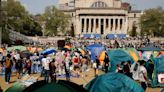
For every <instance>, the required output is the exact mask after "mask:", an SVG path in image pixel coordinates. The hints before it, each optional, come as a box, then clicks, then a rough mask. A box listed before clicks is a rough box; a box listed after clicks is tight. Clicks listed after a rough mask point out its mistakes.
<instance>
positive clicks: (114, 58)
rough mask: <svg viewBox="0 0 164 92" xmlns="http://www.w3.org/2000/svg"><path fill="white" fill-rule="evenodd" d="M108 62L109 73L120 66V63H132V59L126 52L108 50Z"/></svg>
mask: <svg viewBox="0 0 164 92" xmlns="http://www.w3.org/2000/svg"><path fill="white" fill-rule="evenodd" d="M107 54H108V56H109V60H110V64H111V67H110V69H109V71H110V72H115V70H116V68H117V67H116V65H117V64H121V62H127V61H130V63H134V60H133V58H132V57H131V56H130V55H129V53H128V52H127V51H126V50H122V49H115V50H110V51H108V52H107Z"/></svg>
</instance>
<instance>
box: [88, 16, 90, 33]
mask: <svg viewBox="0 0 164 92" xmlns="http://www.w3.org/2000/svg"><path fill="white" fill-rule="evenodd" d="M88 33H89V34H91V18H89V25H88Z"/></svg>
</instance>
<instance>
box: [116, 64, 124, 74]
mask: <svg viewBox="0 0 164 92" xmlns="http://www.w3.org/2000/svg"><path fill="white" fill-rule="evenodd" d="M116 67H117V69H116V73H123V70H122V68H121V66H120V64H117V65H116Z"/></svg>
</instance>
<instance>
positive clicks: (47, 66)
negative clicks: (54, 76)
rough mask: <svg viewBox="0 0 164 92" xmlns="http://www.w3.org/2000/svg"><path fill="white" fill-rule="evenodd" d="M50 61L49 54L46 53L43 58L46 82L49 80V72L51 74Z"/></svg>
mask: <svg viewBox="0 0 164 92" xmlns="http://www.w3.org/2000/svg"><path fill="white" fill-rule="evenodd" d="M49 63H50V61H49V60H48V59H47V55H44V58H43V59H42V66H43V68H44V80H45V82H46V83H48V82H49V74H50V68H49Z"/></svg>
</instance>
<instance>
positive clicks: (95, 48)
mask: <svg viewBox="0 0 164 92" xmlns="http://www.w3.org/2000/svg"><path fill="white" fill-rule="evenodd" d="M86 50H89V51H90V52H91V60H93V61H95V60H96V56H97V57H98V56H99V55H100V53H101V52H102V51H104V50H105V47H104V46H102V45H101V44H97V43H96V44H92V45H89V46H87V47H86Z"/></svg>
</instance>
